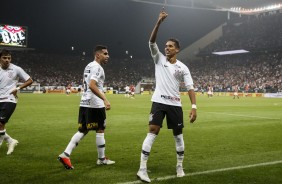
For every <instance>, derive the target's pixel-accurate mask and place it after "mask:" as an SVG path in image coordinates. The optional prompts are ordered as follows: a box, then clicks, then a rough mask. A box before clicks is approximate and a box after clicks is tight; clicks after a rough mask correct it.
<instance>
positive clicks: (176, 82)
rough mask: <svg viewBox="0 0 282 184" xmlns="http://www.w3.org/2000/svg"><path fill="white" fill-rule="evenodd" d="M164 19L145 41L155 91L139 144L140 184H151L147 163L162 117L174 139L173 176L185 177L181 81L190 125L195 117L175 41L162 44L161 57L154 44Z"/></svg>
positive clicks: (189, 82) (162, 17)
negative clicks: (145, 131) (174, 160)
mask: <svg viewBox="0 0 282 184" xmlns="http://www.w3.org/2000/svg"><path fill="white" fill-rule="evenodd" d="M167 16H168V14H167V13H166V12H164V11H161V13H160V14H159V18H158V20H157V23H156V25H155V27H154V29H153V31H152V33H151V37H150V41H149V47H150V50H151V55H152V57H153V60H154V63H155V78H156V89H155V92H154V94H153V96H152V99H151V101H152V108H151V112H150V118H149V133H148V134H147V136H146V138H145V140H144V142H143V145H142V152H141V160H140V168H139V171H138V172H137V176H138V177H139V178H140V179H141V180H142V181H144V182H151V180H150V178H149V176H148V174H147V161H148V158H149V155H150V151H151V148H152V145H153V143H154V141H155V139H156V137H157V135H158V134H159V131H160V128H161V127H162V124H163V119H164V117H166V120H167V127H168V129H172V130H173V135H174V139H175V145H176V155H177V164H176V173H177V177H183V176H184V175H185V174H184V172H183V166H182V163H183V159H184V140H183V134H182V129H183V127H184V126H183V111H182V106H181V105H182V102H181V99H180V93H179V86H180V83H181V81H182V80H183V81H184V83H185V85H186V87H187V90H188V94H189V98H190V101H191V103H192V110H191V112H190V122H191V123H193V122H194V121H195V120H196V117H197V113H196V109H197V107H196V97H195V92H194V87H193V80H192V77H191V74H190V71H189V69H188V67H187V66H186V65H184V64H183V63H182V62H180V61H179V60H177V59H176V55H177V53H178V52H179V50H180V48H179V42H178V41H177V40H176V39H169V40H168V41H167V42H166V45H165V55H163V54H162V53H161V52H160V51H159V49H158V46H157V44H156V38H157V32H158V29H159V26H160V25H161V23H162V22H163V21H164V20H165V18H166V17H167ZM160 164H161V163H160Z"/></svg>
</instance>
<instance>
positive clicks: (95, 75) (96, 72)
mask: <svg viewBox="0 0 282 184" xmlns="http://www.w3.org/2000/svg"><path fill="white" fill-rule="evenodd" d="M90 75H91V77H90V80H95V81H96V82H98V80H99V78H100V76H101V75H102V70H101V68H100V67H98V66H94V67H93V68H92V70H91V74H90Z"/></svg>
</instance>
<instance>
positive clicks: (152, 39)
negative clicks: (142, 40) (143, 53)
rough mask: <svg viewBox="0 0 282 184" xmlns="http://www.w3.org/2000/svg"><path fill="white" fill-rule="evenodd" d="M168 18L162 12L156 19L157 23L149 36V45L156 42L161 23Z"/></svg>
mask: <svg viewBox="0 0 282 184" xmlns="http://www.w3.org/2000/svg"><path fill="white" fill-rule="evenodd" d="M167 16H168V14H167V13H166V12H164V10H162V11H161V13H160V15H159V18H158V21H157V23H156V25H155V27H154V29H153V31H152V33H151V36H150V42H151V43H155V42H156V38H157V33H158V30H159V27H160V25H161V23H162V21H163V20H164V19H165V18H166V17H167Z"/></svg>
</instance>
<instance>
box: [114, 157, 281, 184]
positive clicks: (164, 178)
mask: <svg viewBox="0 0 282 184" xmlns="http://www.w3.org/2000/svg"><path fill="white" fill-rule="evenodd" d="M275 164H282V160H278V161H273V162H265V163H259V164H252V165H244V166H237V167H229V168H222V169H215V170H209V171H201V172H194V173H189V174H185V176H184V177H187V176H196V175H203V174H211V173H216V172H224V171H232V170H239V169H246V168H252V167H260V166H268V165H275ZM173 178H176V175H171V176H165V177H161V178H156V179H152V181H163V180H168V179H173ZM137 183H142V181H140V180H137V181H130V182H124V183H117V184H137Z"/></svg>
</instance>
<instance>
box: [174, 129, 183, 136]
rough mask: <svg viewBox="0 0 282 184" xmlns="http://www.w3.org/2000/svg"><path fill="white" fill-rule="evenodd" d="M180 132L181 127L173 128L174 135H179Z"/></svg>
mask: <svg viewBox="0 0 282 184" xmlns="http://www.w3.org/2000/svg"><path fill="white" fill-rule="evenodd" d="M180 134H182V128H176V129H173V135H174V136H177V135H180Z"/></svg>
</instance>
